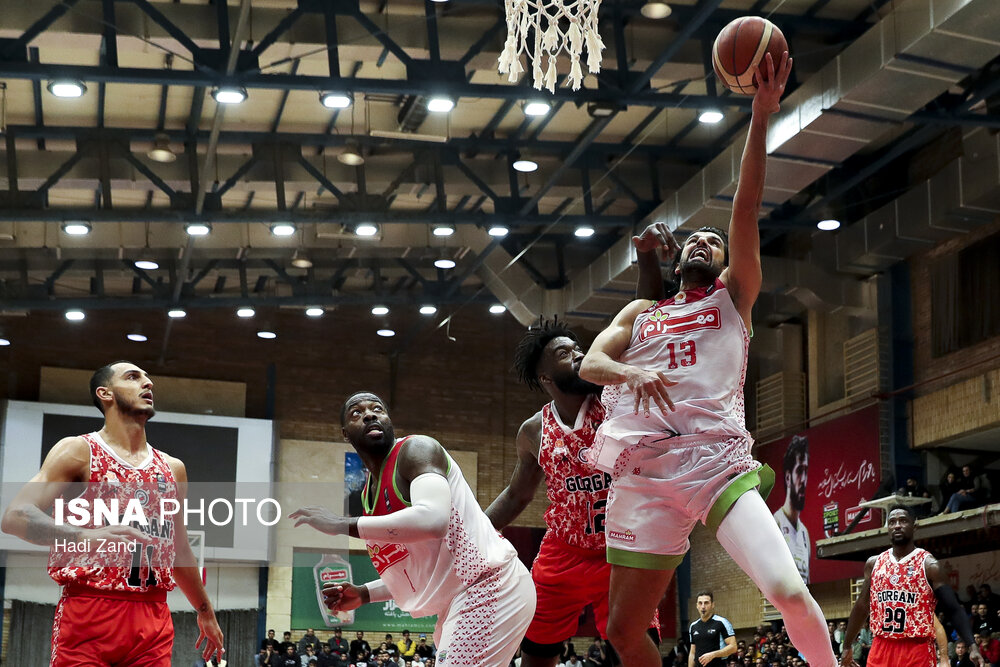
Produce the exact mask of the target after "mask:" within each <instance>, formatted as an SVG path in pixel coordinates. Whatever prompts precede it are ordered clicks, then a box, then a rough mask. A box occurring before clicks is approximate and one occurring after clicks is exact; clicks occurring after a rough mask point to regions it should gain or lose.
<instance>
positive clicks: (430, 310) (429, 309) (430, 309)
mask: <svg viewBox="0 0 1000 667" xmlns="http://www.w3.org/2000/svg"><path fill="white" fill-rule="evenodd" d="M437 311H438V309H437V306H430V305H428V306H420V314H421V315H433V314H434V313H436V312H437Z"/></svg>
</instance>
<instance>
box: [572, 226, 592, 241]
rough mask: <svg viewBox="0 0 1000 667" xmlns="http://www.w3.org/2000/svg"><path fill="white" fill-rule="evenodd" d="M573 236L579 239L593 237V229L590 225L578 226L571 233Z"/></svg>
mask: <svg viewBox="0 0 1000 667" xmlns="http://www.w3.org/2000/svg"><path fill="white" fill-rule="evenodd" d="M573 234H574V235H575V236H578V237H580V238H581V239H586V238H590V237H591V236H593V235H594V228H593V227H591V226H590V225H580V226H579V227H577V228H576V229H575V230H574V231H573Z"/></svg>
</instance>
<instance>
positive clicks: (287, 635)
mask: <svg viewBox="0 0 1000 667" xmlns="http://www.w3.org/2000/svg"><path fill="white" fill-rule="evenodd" d="M289 646H291V647H292V649H294V648H295V642H293V641H292V633H291V632H288V631H287V630H286V631H285V632H282V633H281V643H280V644H278V655H279V656H281V655H285V653H287V652H288V647H289Z"/></svg>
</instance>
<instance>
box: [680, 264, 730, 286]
mask: <svg viewBox="0 0 1000 667" xmlns="http://www.w3.org/2000/svg"><path fill="white" fill-rule="evenodd" d="M680 271H681V281H682V282H683V283H685V284H687V285H711V284H713V283H714V282H715V279H716V278H718V277H719V276H721V275H722V267H721V266H716V265H715V264H714V263H712V264H706V263H705V262H703V261H701V260H696V261H694V262H692V261H690V260H685V261H683V262H681V264H680Z"/></svg>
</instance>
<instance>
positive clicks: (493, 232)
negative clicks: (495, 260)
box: [487, 225, 510, 238]
mask: <svg viewBox="0 0 1000 667" xmlns="http://www.w3.org/2000/svg"><path fill="white" fill-rule="evenodd" d="M487 233H488V234H489V235H490V236H496V237H497V238H500V237H503V236H507V234H509V233H510V228H509V227H507V226H506V225H493V226H491V227H490V228H489V230H488V231H487Z"/></svg>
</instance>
